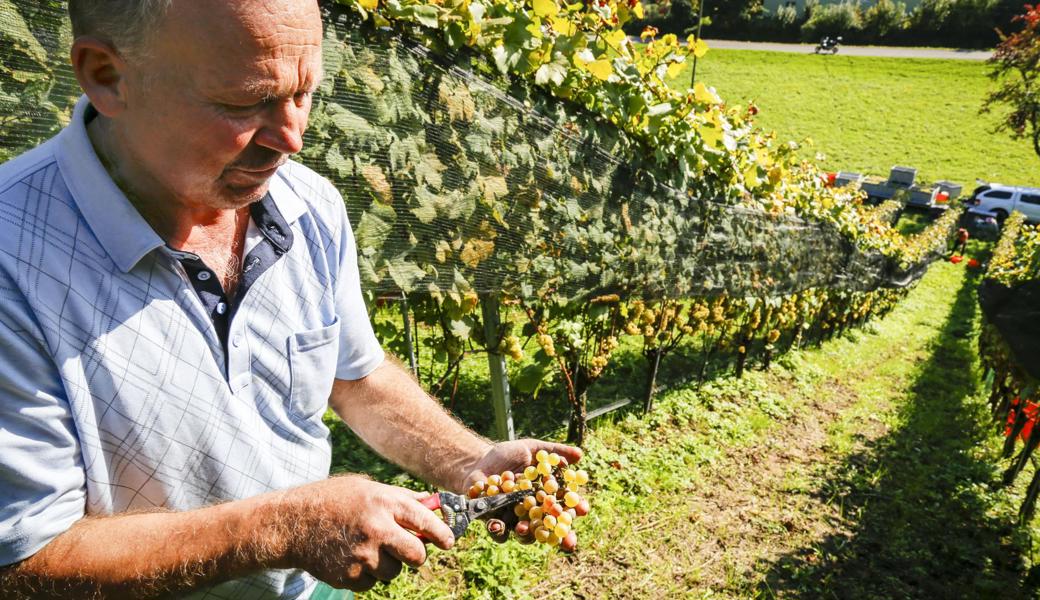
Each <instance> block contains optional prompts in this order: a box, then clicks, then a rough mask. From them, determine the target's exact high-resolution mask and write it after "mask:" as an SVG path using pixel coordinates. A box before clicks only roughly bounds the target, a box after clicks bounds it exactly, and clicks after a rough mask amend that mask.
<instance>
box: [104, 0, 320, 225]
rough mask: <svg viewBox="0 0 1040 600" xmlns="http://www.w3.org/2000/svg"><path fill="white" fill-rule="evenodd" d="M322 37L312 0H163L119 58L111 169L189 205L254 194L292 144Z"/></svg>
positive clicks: (306, 107)
mask: <svg viewBox="0 0 1040 600" xmlns="http://www.w3.org/2000/svg"><path fill="white" fill-rule="evenodd" d="M321 42H322V25H321V17H320V13H319V10H318V6H317V2H315V1H314V0H241V1H235V2H228V1H227V0H187V1H185V0H181V1H177V2H174V3H173V5H172V7H171V8H170V12H169V14H168V16H167V18H166V19H165V20H164V21H163V23H162V24H161V25H160V26H159V28H158V31H157V32H156V35H155V36H154V38H153V41H152V42H150V43H148V44H147V48H146V49H145V53H144V55H143V56H142V58H140V59H138V60H132V61H131V64H130V66H129V67H128V73H127V75H128V76H127V89H128V91H127V98H128V101H127V106H126V109H125V110H124V111H123V112H122V113H121V114H120V115H119V116H118V117H117V119H116V121H117V127H116V131H117V133H116V135H117V137H118V143H119V144H120V145H121V147H122V148H123V150H124V151H123V152H122V153H121V154H122V156H124V157H125V160H124V163H126V162H129V163H130V164H124V165H120V172H121V174H124V175H127V176H129V177H130V178H131V179H132V180H133V181H134V182H135V183H136V184H137V185H136V187H137V189H135V192H136V193H137V194H138V195H142V194H147V195H148V196H149V197H150V198H149V199H151V200H161V201H173V202H176V203H178V204H182V205H185V206H188V207H192V208H214V209H232V208H239V207H242V206H246V205H248V204H251V203H253V202H255V201H257V200H259V199H260V198H262V197H263V196H264V194H266V193H267V189H268V181H269V179H270V178H271V177H272V176H273V175H274V172H275V170H276V169H277V167H278V166H280V165H281V164H283V163H284V162H285V160H286V159H287V156H288V155H290V154H294V153H296V152H299V151H300V149H301V147H302V136H303V132H304V130H305V129H306V127H307V118H308V115H309V113H310V108H311V92H313V91H314V90H315V89H316V88H317V86H318V84H319V82H320V80H321V78H322V68H321ZM142 184H143V185H144V186H145V189H141V187H142Z"/></svg>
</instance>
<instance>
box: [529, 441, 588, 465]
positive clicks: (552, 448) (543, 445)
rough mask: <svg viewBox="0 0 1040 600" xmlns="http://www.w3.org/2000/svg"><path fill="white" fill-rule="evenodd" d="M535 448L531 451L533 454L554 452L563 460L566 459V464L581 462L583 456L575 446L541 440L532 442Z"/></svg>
mask: <svg viewBox="0 0 1040 600" xmlns="http://www.w3.org/2000/svg"><path fill="white" fill-rule="evenodd" d="M534 441H535V448H534V449H533V450H532V452H533V453H537V452H538V451H539V450H545V451H546V452H550V453H552V452H555V453H556V454H559V455H560V456H562V457H563V458H566V459H567V462H568V463H571V464H574V463H576V462H578V461H579V460H581V457H582V455H583V453H582V451H581V448H578V447H576V446H568V445H566V444H557V443H554V442H543V441H541V440H534Z"/></svg>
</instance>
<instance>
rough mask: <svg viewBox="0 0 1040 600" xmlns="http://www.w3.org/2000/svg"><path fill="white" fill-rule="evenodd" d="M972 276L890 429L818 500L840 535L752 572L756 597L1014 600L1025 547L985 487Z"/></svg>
mask: <svg viewBox="0 0 1040 600" xmlns="http://www.w3.org/2000/svg"><path fill="white" fill-rule="evenodd" d="M977 283H978V282H977V279H976V277H968V278H966V279H965V282H964V285H963V286H962V287H961V289H959V290H958V291H957V292H956V294H957V296H956V301H955V304H954V308H953V311H952V313H951V315H950V317H949V320H948V321H947V322H946V324H945V325H944V327H943V329H942V332H941V335H940V337H939V339H938V342H937V344H936V345H935V348H934V353H933V355H932V356H931V358H930V359H929V361H928V362H927V363H926V364H924V365H923V368H922V369H921V372H920V375H919V377H918V378H917V380H916V382H915V384H914V387H913V390H912V394H913V398H912V399H911V401H910V402H908V403H907V404H906V406H905V407H904V408H903V410H904V413H903V414H902V415H901V419H900V423H901V424H902V425H901V426H900V428H899V429H897V430H894V431H893V432H891V433H890V434H889V435H888V436H886V437H884V438H882V439H880V440H878V441H877V442H875V443H873V444H871V445H870V447H868V448H866V449H865V450H864V451H862V452H860V453H858V454H854V455H852V456H850V457H849V458H848V459H847V460H846V462H845V463H844V464H843V465H842V466H841V468H839V469H838V471H837V472H836V473H834V474H833V475H832V477H831V478H830V479H829V480H828V481H827V482H826V483H825V484H824V485H823V486H822V487H821V489H819V490H818V493H819V494H820V496H821V497H822V498H824V499H826V500H827V501H828V502H831V503H840V506H841V507H842V512H843V515H844V516H845V518H846V520H847V521H849V522H851V523H853V525H852V526H851V528H852V531H851V532H849V533H848V535H834V536H830V537H828V538H826V539H823V540H821V541H820V542H819V543H818V544H816V545H815V546H814V547H811V548H803V549H800V550H799V551H797V552H794V553H791V554H788V555H786V556H783V557H781V558H780V559H779V560H778V561H776V562H773V563H770V564H767V565H760V567H759V569H760V570H763V571H767V575H766V579H765V581H764V582H763V583H762V584H761V586H760V588H759V590H758V593H759V595H760V596H762V597H766V598H770V597H807V598H856V599H861V598H885V599H888V598H998V597H999V598H1002V599H1009V598H1023V597H1034V596H1035V595H1036V593H1037V589H1038V588H1037V581H1036V578H1035V577H1029V576H1028V574H1027V573H1026V570H1025V568H1024V566H1023V562H1024V561H1023V556H1024V555H1025V553H1026V552H1027V551H1028V543H1029V542H1028V538H1027V537H1026V535H1025V533H1024V532H1023V531H1021V530H1019V529H1018V528H1017V527H1015V524H1014V519H1015V516H1014V510H1013V509H1012V510H1001V507H1000V506H998V505H997V504H996V500H995V499H994V494H993V493H992V492H991V491H990V484H991V483H992V482H994V481H995V480H997V479H998V477H999V473H998V468H997V464H996V462H995V461H990V460H986V459H985V458H984V457H980V456H979V453H978V452H977V450H978V449H979V448H980V447H981V446H982V445H983V444H987V443H990V442H991V436H992V429H991V428H990V427H989V426H988V424H989V423H990V420H989V417H988V415H987V414H985V410H984V408H983V406H982V405H981V403H979V402H976V401H974V398H975V397H976V395H977V393H978V391H979V389H978V385H979V383H978V380H977V377H976V376H975V374H974V373H973V372H972V368H971V365H973V364H974V362H973V356H972V355H973V354H974V353H975V352H976V348H975V336H974V335H973V333H974V329H975V319H976V318H977V317H976V314H977V313H976V308H975V306H976V299H975V290H976V286H977Z"/></svg>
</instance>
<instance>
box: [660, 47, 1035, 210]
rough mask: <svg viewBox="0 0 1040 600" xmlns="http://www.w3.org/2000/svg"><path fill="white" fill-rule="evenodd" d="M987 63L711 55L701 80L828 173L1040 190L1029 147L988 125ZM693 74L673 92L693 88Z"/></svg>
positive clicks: (991, 118) (994, 119) (700, 69)
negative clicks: (752, 109)
mask: <svg viewBox="0 0 1040 600" xmlns="http://www.w3.org/2000/svg"><path fill="white" fill-rule="evenodd" d="M989 70H990V67H989V66H988V65H987V64H986V63H983V62H973V61H958V60H938V59H908V58H875V57H860V56H841V55H838V56H815V55H801V54H788V53H780V52H760V51H751V50H711V51H710V52H708V54H707V55H706V56H705V57H704V58H703V59H701V60H700V62H699V64H698V66H697V80H698V81H701V82H703V83H705V84H706V85H710V86H714V87H715V88H716V89H717V90H718V92H719V94H720V95H721V96H722V97H723V98H724V99H726V101H727V102H728V103H729V104H730V105H731V106H740V105H744V104H747V103H748V102H752V101H753V102H754V103H755V104H756V105H757V106H758V108H759V109H760V113H759V115H758V117H757V122H758V124H759V126H760V127H761V128H763V129H765V130H769V131H775V132H776V133H777V135H778V139H780V140H781V141H788V140H795V141H801V140H804V139H805V138H809V139H812V140H813V142H814V147H813V148H811V149H807V153H808V154H809V155H810V156H811V155H812V154H814V153H816V152H820V153H823V154H824V155H825V159H824V160H823V162H822V165H823V166H824V167H825V168H827V169H830V170H844V171H858V172H862V173H867V174H875V175H884V176H887V175H888V171H889V169H890V168H891V167H892V166H893V165H905V166H910V167H916V168H917V169H918V177H919V178H923V179H925V180H927V181H938V180H942V179H947V180H951V181H955V182H957V183H961V184H963V185H964V187H965V189H966V190H970V189H972V188H974V184H975V180H976V178H978V179H982V180H984V181H995V182H1000V183H1006V184H1017V185H1034V186H1040V158H1038V157H1037V156H1036V155H1035V154H1034V153H1033V152H1032V149H1031V147H1030V145H1029V144H1028V143H1027V142H1025V141H1012V140H1011V139H1010V137H1008V135H1007V134H1005V133H994V131H993V129H994V127H995V126H996V124H997V123H998V122H999V118H998V116H997V115H995V114H987V115H980V114H979V109H980V108H981V107H982V104H983V101H984V98H985V97H986V95H987V94H988V93H989V92H990V91H992V90H993V89H995V87H996V84H995V83H994V82H993V81H992V80H990V79H989V77H988V73H989ZM690 74H691V73H690V67H687V69H686V70H685V71H684V72H682V73H681V74H680V75H679V76H677V77H676V79H675V81H674V85H675V86H676V87H681V88H685V87H686V86H687V85H689V83H690Z"/></svg>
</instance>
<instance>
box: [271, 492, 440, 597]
mask: <svg viewBox="0 0 1040 600" xmlns="http://www.w3.org/2000/svg"><path fill="white" fill-rule="evenodd" d="M428 495H429V494H425V493H420V492H413V491H410V490H406V489H403V488H399V487H394V486H389V485H384V484H381V483H376V482H374V481H370V480H368V479H365V478H363V477H359V476H356V475H351V476H345V477H334V478H332V479H329V480H326V481H322V482H318V483H314V484H311V485H306V486H303V487H299V488H296V489H294V490H290V491H289V492H287V494H286V496H285V498H284V504H283V507H284V509H285V510H287V511H292V512H291V513H289V514H286V515H285V516H284V518H285V519H288V520H289V521H288V522H290V523H294V526H292V527H291V531H292V533H291V535H292V539H290V540H288V544H289V552H288V556H287V559H288V560H287V561H286V563H287V564H286V566H288V567H294V568H302V569H304V570H306V571H308V572H309V573H311V574H312V575H314V576H315V577H317V578H318V579H321V580H322V581H324V582H326V583H328V584H329V585H331V586H333V587H337V588H346V589H350V590H353V591H365V590H368V589H370V588H372V586H374V585H375V584H376V583H377V582H379V581H390V580H392V579H393V578H394V577H397V575H398V574H399V573H400V572H401V568H402V563H403V564H407V565H409V566H412V567H419V566H421V565H422V564H423V563H424V562H426V547H425V546H424V545H423V542H422V541H420V540H419V538H418V537H416V535H415V534H417V533H418V534H422V535H423V536H425V538H426V540H427V541H429V542H430V543H433V544H435V545H436V546H438V547H440V548H443V549H445V550H447V549H448V548H451V546H452V545H453V544H454V543H455V538H454V536H453V535H452V533H451V529H449V528H448V526H447V525H445V524H444V522H443V521H441V520H440V519H439V518H437V515H436V514H435V513H434V512H433V511H431V510H430V509H428V508H426V507H425V506H423V505H422V504H421V503H420V500H422V499H423V498H424V497H426V496H428Z"/></svg>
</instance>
